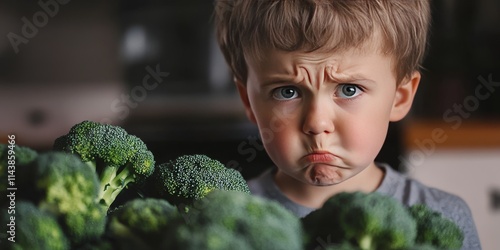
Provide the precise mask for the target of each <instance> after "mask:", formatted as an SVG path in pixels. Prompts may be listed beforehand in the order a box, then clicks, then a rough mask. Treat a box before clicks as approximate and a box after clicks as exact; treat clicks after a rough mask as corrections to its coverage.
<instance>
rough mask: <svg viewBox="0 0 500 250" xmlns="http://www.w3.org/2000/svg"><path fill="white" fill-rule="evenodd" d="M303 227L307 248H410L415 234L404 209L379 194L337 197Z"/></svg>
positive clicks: (409, 217) (319, 210)
mask: <svg viewBox="0 0 500 250" xmlns="http://www.w3.org/2000/svg"><path fill="white" fill-rule="evenodd" d="M302 224H303V226H304V230H305V231H306V233H307V241H308V248H314V247H315V246H316V245H317V244H318V243H320V242H323V243H325V242H326V244H343V243H345V242H348V243H351V244H352V245H353V246H355V247H359V248H360V249H401V248H407V247H410V246H412V245H413V244H414V241H415V237H416V233H417V231H416V224H415V221H414V220H413V218H412V217H411V216H410V214H409V213H408V211H407V209H406V208H405V207H404V206H403V205H402V204H401V203H399V202H398V201H397V200H395V199H393V198H391V197H388V196H385V195H382V194H379V193H362V192H353V193H347V192H344V193H339V194H337V195H335V196H333V197H331V198H330V199H328V200H327V201H326V202H325V204H324V205H323V207H322V208H320V209H318V210H316V211H313V212H311V213H310V214H309V215H307V216H306V217H304V218H303V219H302Z"/></svg>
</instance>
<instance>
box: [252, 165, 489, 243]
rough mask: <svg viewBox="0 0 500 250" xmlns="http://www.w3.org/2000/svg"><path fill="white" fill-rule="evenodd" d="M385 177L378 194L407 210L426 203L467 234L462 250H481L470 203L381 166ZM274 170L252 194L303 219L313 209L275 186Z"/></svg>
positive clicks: (257, 180) (264, 175)
mask: <svg viewBox="0 0 500 250" xmlns="http://www.w3.org/2000/svg"><path fill="white" fill-rule="evenodd" d="M378 166H379V167H380V168H381V169H382V170H384V172H385V175H384V179H383V180H382V183H381V184H380V186H379V187H378V188H377V190H376V192H379V193H382V194H386V195H388V196H390V197H393V198H396V199H397V200H399V201H401V203H403V204H404V205H405V206H411V205H413V204H416V203H423V204H426V205H427V206H429V207H430V208H431V209H433V210H436V211H438V212H441V213H442V214H443V215H444V216H445V217H447V218H450V219H451V220H453V221H454V222H455V223H456V224H457V225H458V226H459V227H460V228H461V229H462V231H463V233H464V242H463V247H462V249H466V250H478V249H481V244H480V242H479V236H478V234H477V230H476V226H475V224H474V220H473V218H472V214H471V211H470V209H469V206H468V205H467V203H465V201H464V200H462V199H461V198H460V197H458V196H456V195H453V194H450V193H447V192H444V191H442V190H439V189H436V188H432V187H427V186H425V185H424V184H422V183H420V182H419V181H417V180H413V179H411V178H408V177H407V176H405V175H403V174H401V173H399V172H396V171H395V170H394V169H392V168H391V167H389V166H387V165H384V164H378ZM275 172H276V169H275V168H271V169H268V170H266V171H265V172H263V173H262V174H261V175H260V176H258V177H256V178H254V179H251V180H249V181H248V186H249V187H250V191H251V192H252V194H254V195H257V196H261V197H264V198H267V199H271V200H275V201H278V202H279V203H281V204H282V205H283V206H284V207H285V208H287V209H289V210H290V211H291V212H293V213H294V214H296V215H297V216H299V217H304V216H306V215H307V214H309V213H310V212H312V211H313V210H315V209H314V208H310V207H305V206H302V205H299V204H297V203H295V202H293V201H291V200H290V199H288V198H287V197H286V196H285V195H284V194H283V193H282V192H281V191H280V190H279V188H278V186H277V185H276V184H275V183H274V179H273V175H274V173H275Z"/></svg>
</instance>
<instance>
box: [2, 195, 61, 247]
mask: <svg viewBox="0 0 500 250" xmlns="http://www.w3.org/2000/svg"><path fill="white" fill-rule="evenodd" d="M10 216H15V220H14V221H13V222H14V223H15V226H14V227H15V229H14V230H13V232H15V238H12V239H13V240H15V242H11V241H7V239H2V241H4V243H3V244H2V245H3V247H4V248H3V249H41V250H42V249H44V250H45V249H46V250H65V249H69V246H70V245H69V241H68V239H67V238H66V236H65V235H64V233H63V230H62V229H61V227H60V226H59V224H58V222H57V221H56V219H55V218H54V217H52V215H50V214H49V213H46V212H44V211H41V210H39V209H38V208H37V207H36V206H35V205H34V204H32V203H31V202H26V201H19V202H17V203H16V207H15V214H8V212H7V211H6V210H4V211H2V219H1V223H2V225H8V224H9V223H11V221H10ZM9 230H10V229H9ZM12 236H13V235H10V234H9V235H8V237H12Z"/></svg>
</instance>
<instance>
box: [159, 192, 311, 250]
mask: <svg viewBox="0 0 500 250" xmlns="http://www.w3.org/2000/svg"><path fill="white" fill-rule="evenodd" d="M193 208H197V209H196V212H192V213H189V221H188V222H186V221H185V220H183V219H185V218H183V219H177V221H178V223H172V225H173V226H171V227H169V230H168V231H167V232H165V233H164V237H165V240H164V241H163V243H164V245H163V248H164V249H208V250H211V249H241V250H245V249H287V250H293V249H302V246H303V243H302V227H301V224H300V219H299V218H298V217H296V216H295V215H293V214H292V213H291V212H290V211H288V210H286V209H285V208H284V207H282V206H281V205H280V204H279V203H277V202H275V201H271V200H265V199H264V198H260V197H257V196H252V195H250V194H247V193H243V192H238V191H226V190H215V191H213V192H210V193H209V194H207V195H206V196H205V197H204V198H202V199H200V200H197V201H195V202H194V204H193Z"/></svg>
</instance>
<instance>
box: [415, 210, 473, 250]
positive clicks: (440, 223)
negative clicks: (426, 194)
mask: <svg viewBox="0 0 500 250" xmlns="http://www.w3.org/2000/svg"><path fill="white" fill-rule="evenodd" d="M408 209H409V211H410V214H411V216H413V218H415V220H416V222H417V232H418V233H417V239H416V243H418V244H428V245H432V246H435V247H436V248H438V249H460V248H461V247H462V243H463V240H464V235H463V233H462V231H461V230H460V228H459V227H458V226H457V225H456V224H455V223H454V222H453V221H452V220H450V219H448V218H445V217H443V216H442V214H441V213H439V212H436V211H433V210H431V209H430V208H429V207H428V206H426V205H424V204H415V205H413V206H411V207H409V208H408Z"/></svg>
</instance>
